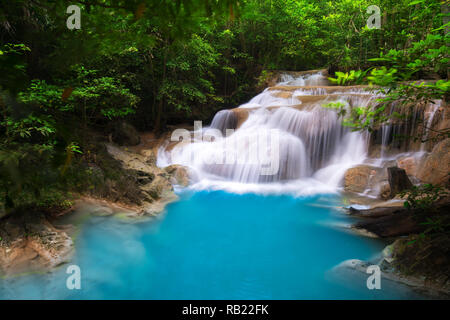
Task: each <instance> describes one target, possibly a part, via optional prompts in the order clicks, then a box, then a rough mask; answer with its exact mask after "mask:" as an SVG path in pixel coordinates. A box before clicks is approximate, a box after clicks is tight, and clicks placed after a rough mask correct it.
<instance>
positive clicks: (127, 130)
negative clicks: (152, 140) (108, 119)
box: [112, 122, 141, 146]
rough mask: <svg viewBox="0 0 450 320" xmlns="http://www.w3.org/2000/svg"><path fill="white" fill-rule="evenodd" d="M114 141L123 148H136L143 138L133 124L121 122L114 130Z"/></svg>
mask: <svg viewBox="0 0 450 320" xmlns="http://www.w3.org/2000/svg"><path fill="white" fill-rule="evenodd" d="M112 141H114V142H115V143H117V144H118V145H121V146H136V145H138V144H139V143H140V142H141V138H140V136H139V134H138V132H137V130H136V129H135V128H134V127H133V126H132V125H131V124H129V123H127V122H119V123H118V124H117V125H116V126H115V127H114V129H113V132H112Z"/></svg>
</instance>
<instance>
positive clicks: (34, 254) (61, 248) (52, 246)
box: [0, 212, 73, 275]
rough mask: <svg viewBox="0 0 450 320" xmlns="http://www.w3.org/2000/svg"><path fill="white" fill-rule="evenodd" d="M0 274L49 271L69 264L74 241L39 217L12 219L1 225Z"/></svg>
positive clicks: (11, 217) (19, 216)
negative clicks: (63, 264)
mask: <svg viewBox="0 0 450 320" xmlns="http://www.w3.org/2000/svg"><path fill="white" fill-rule="evenodd" d="M0 237H1V239H2V240H1V241H0V274H2V275H12V274H18V273H23V272H28V271H36V270H42V269H51V268H53V267H56V266H58V265H60V264H61V263H64V262H67V261H69V259H70V257H71V254H72V252H73V241H72V239H71V238H70V237H69V236H68V235H67V233H66V232H65V231H63V230H60V229H57V228H55V227H54V226H53V225H52V224H51V223H50V222H49V221H48V220H47V219H46V218H45V217H44V215H42V214H39V213H35V212H30V213H24V214H21V215H19V214H15V215H11V216H9V217H8V218H6V220H5V219H3V220H2V221H1V223H0Z"/></svg>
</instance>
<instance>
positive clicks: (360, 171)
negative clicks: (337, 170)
mask: <svg viewBox="0 0 450 320" xmlns="http://www.w3.org/2000/svg"><path fill="white" fill-rule="evenodd" d="M375 174H376V171H375V170H374V168H372V167H371V166H367V165H360V166H356V167H353V168H350V169H348V170H347V171H346V172H345V176H344V189H345V190H346V191H350V192H363V191H364V190H366V188H367V187H368V186H369V181H370V178H371V177H372V176H373V175H375Z"/></svg>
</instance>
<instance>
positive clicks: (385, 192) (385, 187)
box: [378, 182, 391, 200]
mask: <svg viewBox="0 0 450 320" xmlns="http://www.w3.org/2000/svg"><path fill="white" fill-rule="evenodd" d="M378 198H380V199H383V200H387V199H390V198H391V187H390V186H389V183H388V182H383V183H382V184H381V185H380V191H379V194H378Z"/></svg>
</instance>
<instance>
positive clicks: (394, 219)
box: [354, 208, 423, 238]
mask: <svg viewBox="0 0 450 320" xmlns="http://www.w3.org/2000/svg"><path fill="white" fill-rule="evenodd" d="M371 215H372V219H365V220H364V221H360V222H358V223H356V224H355V226H354V227H355V228H356V229H364V230H367V231H369V232H371V233H374V234H376V235H377V236H379V237H381V238H388V237H398V236H403V235H408V234H411V233H416V232H420V231H422V230H423V226H421V225H419V224H418V223H417V222H416V220H415V219H414V217H413V216H412V215H411V214H410V213H409V212H408V211H406V210H404V209H396V210H393V209H392V208H389V209H386V211H383V210H381V209H379V210H378V211H376V212H373V213H372V214H371ZM376 215H378V218H375V217H376Z"/></svg>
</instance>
